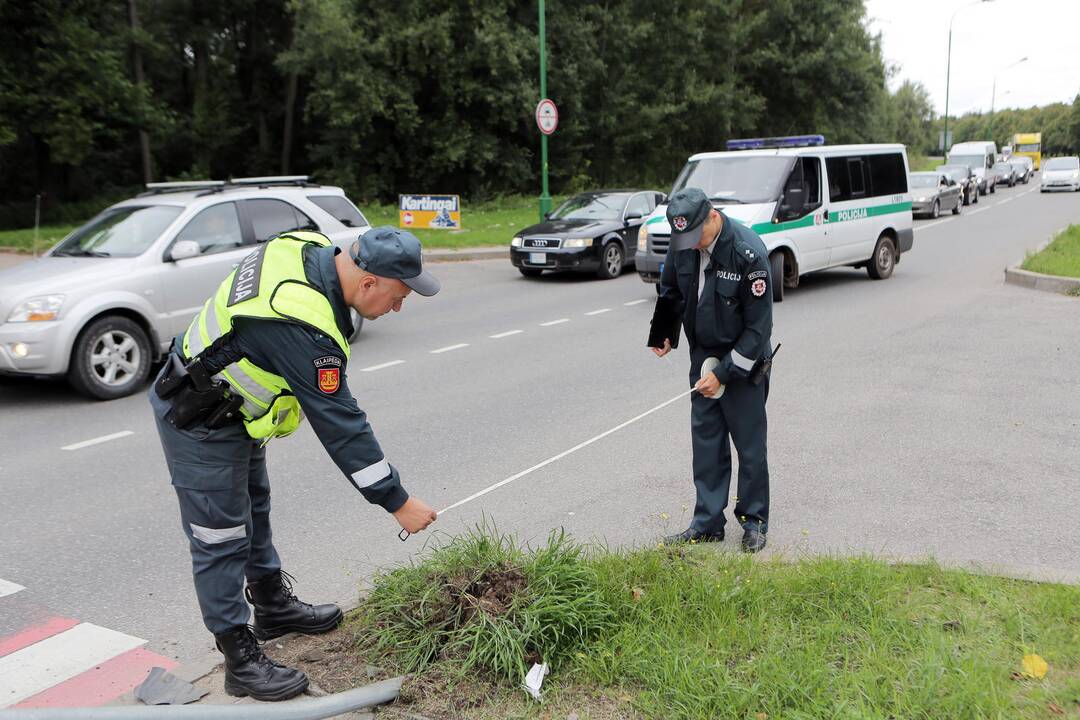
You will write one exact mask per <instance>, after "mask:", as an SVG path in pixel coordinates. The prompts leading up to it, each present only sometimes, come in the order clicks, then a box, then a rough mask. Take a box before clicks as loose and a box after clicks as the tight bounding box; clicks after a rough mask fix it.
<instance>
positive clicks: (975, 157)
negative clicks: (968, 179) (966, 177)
mask: <svg viewBox="0 0 1080 720" xmlns="http://www.w3.org/2000/svg"><path fill="white" fill-rule="evenodd" d="M996 160H997V145H996V144H995V143H993V142H992V141H990V140H977V141H975V142H962V143H956V144H955V145H953V146H952V148H950V150H949V159H948V160H947V161H946V164H948V165H967V166H968V167H969V168H971V171H972V172H974V173H975V177H977V178H978V179H979V194H980V195H985V194H986V193H993V192H994V191H996V190H997V175H996V174H995V173H994V172H993V171H992V168H993V167H994V162H995V161H996Z"/></svg>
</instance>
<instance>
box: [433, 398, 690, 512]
mask: <svg viewBox="0 0 1080 720" xmlns="http://www.w3.org/2000/svg"><path fill="white" fill-rule="evenodd" d="M692 392H694V390H693V388H691V389H690V390H686V391H684V392H681V393H679V394H678V395H676V396H675V397H673V398H671V399H670V400H665V401H664V402H662V403H660V404H659V405H657V406H656V407H654V408H651V409H649V410H646V411H645V412H643V413H641V414H640V415H637V416H635V417H632V418H630V419H629V420H627V421H626V422H624V423H622V424H620V425H616V426H615V427H613V428H611V429H610V430H605V431H604V432H602V433H600V434H599V435H597V436H596V437H593V438H589V439H588V440H586V441H585V442H583V443H578V444H577V445H575V446H574V447H572V448H570V449H569V450H565V451H563V452H561V453H559V454H558V455H555V456H553V457H549V458H548V459H547V460H544V461H543V462H541V463H537V464H536V465H533V466H532V467H531V468H529V469H528V470H522V471H521V472H519V473H517V474H516V475H511V476H510V477H508V478H506V479H505V480H500V481H499V482H497V483H495V484H494V485H489V486H487V487H486V488H484V489H483V490H481V491H480V492H477V493H473V494H472V495H470V496H469V497H467V498H463V499H461V500H458V501H457V502H456V503H454V504H453V505H450V506H448V507H446V508H443V509H442V510H440V511H439V512H438V514H439V515H442V514H443V513H445V512H448V511H450V510H453V509H454V508H457V507H461V506H462V505H464V504H465V503H468V502H472V501H473V500H476V499H477V498H479V497H482V496H484V495H487V494H488V493H489V492H491V491H492V490H496V489H498V488H501V487H502V486H503V485H507V484H509V483H512V482H514V481H515V480H518V479H520V478H523V477H525V476H526V475H528V474H529V473H531V472H535V471H536V470H539V469H540V468H542V467H546V466H548V465H550V464H551V463H553V462H555V461H556V460H562V459H563V458H564V457H566V456H567V455H570V454H572V453H576V452H577V451H578V450H581V449H582V448H585V447H588V446H589V445H592V444H593V443H594V442H597V441H599V440H603V439H604V438H606V437H607V436H608V435H611V434H612V433H615V432H618V431H619V430H622V429H623V428H624V427H626V426H627V425H631V424H633V423H636V422H637V421H638V420H641V419H642V418H644V417H648V416H649V415H652V414H653V413H654V412H656V411H657V410H662V409H663V408H666V407H667V406H668V405H670V404H671V403H673V402H676V401H678V400H681V399H682V398H684V397H686V396H687V395H689V394H690V393H692Z"/></svg>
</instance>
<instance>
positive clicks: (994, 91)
mask: <svg viewBox="0 0 1080 720" xmlns="http://www.w3.org/2000/svg"><path fill="white" fill-rule="evenodd" d="M1024 62H1027V57H1026V56H1025V57H1022V58H1020V59H1019V60H1017V61H1016V62H1014V63H1013V64H1011V65H1006V66H1005V67H1003V68H1001V69H1000V70H998V71H997V72H996V73H994V85H993V87H992V88H991V90H990V139H991V140H993V139H994V99H995V97H996V96H997V79H998V75H1000V74H1001V73H1003V72H1005V71H1006V70H1008V69H1009V68H1014V67H1016V66H1017V65H1019V64H1020V63H1024Z"/></svg>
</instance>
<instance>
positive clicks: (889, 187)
mask: <svg viewBox="0 0 1080 720" xmlns="http://www.w3.org/2000/svg"><path fill="white" fill-rule="evenodd" d="M825 170H826V171H827V172H828V173H829V199H830V200H832V201H833V202H843V201H845V200H857V199H859V198H865V197H882V196H884V195H899V194H902V193H905V192H907V173H906V171H905V170H904V156H903V155H901V154H900V153H883V154H875V155H860V156H858V157H832V158H827V159H826V160H825Z"/></svg>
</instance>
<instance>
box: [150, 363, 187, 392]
mask: <svg viewBox="0 0 1080 720" xmlns="http://www.w3.org/2000/svg"><path fill="white" fill-rule="evenodd" d="M189 382H191V381H190V379H189V378H188V372H187V368H185V367H184V361H183V360H181V359H180V357H179V356H178V355H177V354H176V353H169V357H168V358H167V359H166V360H165V372H164V373H162V375H161V377H160V378H158V381H157V383H155V385H154V391H155V392H156V393H157V394H158V397H159V398H161V399H162V400H168V399H169V398H171V397H172V396H173V395H176V393H178V392H180V391H181V390H183V389H184V388H185V387H187V385H188V383H189Z"/></svg>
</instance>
